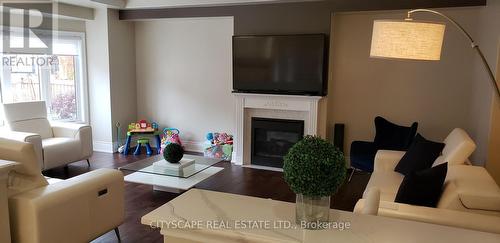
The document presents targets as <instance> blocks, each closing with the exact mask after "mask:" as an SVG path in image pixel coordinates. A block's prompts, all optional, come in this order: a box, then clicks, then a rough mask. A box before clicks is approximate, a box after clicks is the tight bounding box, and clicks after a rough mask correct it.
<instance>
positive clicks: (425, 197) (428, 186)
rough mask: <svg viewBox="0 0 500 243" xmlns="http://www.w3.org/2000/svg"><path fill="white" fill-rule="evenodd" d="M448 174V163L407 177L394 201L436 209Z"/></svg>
mask: <svg viewBox="0 0 500 243" xmlns="http://www.w3.org/2000/svg"><path fill="white" fill-rule="evenodd" d="M447 172H448V163H444V164H440V165H436V166H434V167H432V168H429V169H426V170H422V171H418V172H413V173H411V174H410V175H407V176H405V178H404V179H403V182H401V185H400V186H399V190H398V194H397V195H396V200H394V201H395V202H398V203H406V204H411V205H417V206H425V207H436V205H437V203H438V202H439V198H441V193H442V191H443V184H444V180H445V179H446V173H447Z"/></svg>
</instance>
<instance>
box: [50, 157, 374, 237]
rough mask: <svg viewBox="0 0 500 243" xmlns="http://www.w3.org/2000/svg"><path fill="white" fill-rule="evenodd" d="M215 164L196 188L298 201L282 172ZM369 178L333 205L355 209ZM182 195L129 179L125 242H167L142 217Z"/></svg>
mask: <svg viewBox="0 0 500 243" xmlns="http://www.w3.org/2000/svg"><path fill="white" fill-rule="evenodd" d="M145 157H146V156H145V155H144V153H143V154H142V155H139V156H133V155H128V156H125V155H122V154H117V153H116V154H108V153H98V152H96V153H94V155H93V156H92V158H91V159H90V163H91V166H90V168H89V167H88V166H87V163H86V161H80V162H76V163H73V164H71V165H69V166H68V168H67V169H65V168H56V169H52V170H49V171H46V172H44V174H45V175H46V176H49V177H54V178H60V179H66V178H70V177H73V176H76V175H80V174H83V173H85V172H88V171H90V170H95V169H98V168H118V167H120V166H123V165H125V164H128V163H132V162H135V161H137V160H140V159H142V158H145ZM215 166H218V167H223V168H224V170H223V171H222V172H220V173H218V174H217V175H215V176H213V177H211V178H208V179H207V180H205V181H203V182H201V183H200V184H198V185H197V186H196V188H200V189H207V190H212V191H220V192H228V193H235V194H241V195H247V196H254V197H261V198H271V199H274V200H281V201H287V202H294V201H295V194H294V193H293V192H292V191H290V189H289V187H288V185H287V184H286V183H285V181H284V179H283V174H282V173H281V172H276V171H268V170H259V169H252V168H245V167H241V166H235V165H232V164H231V163H229V162H221V163H218V164H217V165H215ZM369 178H370V175H369V174H366V173H355V174H354V176H353V178H352V180H351V182H346V183H345V184H344V185H343V186H342V187H341V188H340V190H339V191H338V193H337V194H335V196H334V197H332V205H331V207H332V208H336V209H341V210H346V211H352V210H353V208H354V205H355V204H356V201H357V200H358V199H359V198H361V196H362V193H363V191H364V189H365V187H366V184H367V182H368V179H369ZM178 195H179V194H175V193H167V192H158V191H153V189H152V186H147V185H141V184H135V183H125V222H124V223H123V224H122V225H121V226H120V227H119V229H120V235H121V238H122V242H163V237H162V236H161V235H160V233H159V231H158V230H153V229H151V228H149V227H147V226H144V225H142V224H141V223H140V219H141V217H142V216H143V215H145V214H147V213H148V212H150V211H152V210H154V209H155V208H157V207H159V206H161V205H163V204H165V203H166V202H168V201H170V200H172V199H173V198H175V197H177V196H178ZM93 242H118V240H117V238H116V236H115V233H114V232H113V231H110V232H108V233H106V234H104V235H103V236H101V237H99V238H98V239H96V240H94V241H93Z"/></svg>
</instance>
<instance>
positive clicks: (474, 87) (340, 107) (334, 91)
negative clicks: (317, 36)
mask: <svg viewBox="0 0 500 243" xmlns="http://www.w3.org/2000/svg"><path fill="white" fill-rule="evenodd" d="M490 2H492V1H489V4H490ZM485 9H486V10H485ZM498 9H499V8H498V4H497V2H495V3H492V6H488V7H486V8H485V7H477V8H458V9H441V10H440V11H442V12H443V13H445V14H447V15H449V16H451V17H453V18H454V19H456V20H457V21H458V22H460V23H461V24H462V25H463V26H464V28H465V29H467V30H469V31H470V32H471V34H472V36H478V31H480V30H481V29H479V28H478V26H479V19H480V18H479V15H480V14H483V12H484V11H488V12H495V11H497V12H496V13H497V16H496V17H493V18H491V16H490V18H489V21H494V20H495V19H497V20H498V19H499V16H498V12H500V11H498ZM405 14H406V12H405V11H378V12H362V13H341V14H335V16H334V17H333V18H332V20H333V21H332V33H333V34H332V38H331V50H332V58H331V59H330V61H331V62H330V72H331V75H330V77H331V78H330V85H329V90H330V91H329V95H328V96H329V99H328V100H329V104H328V125H329V130H331V128H332V127H333V124H334V123H345V124H346V145H347V150H348V149H349V145H350V143H351V142H352V141H353V140H372V139H373V137H374V135H375V133H374V132H375V130H374V125H373V118H374V117H375V116H377V115H382V116H384V117H386V118H388V119H389V120H392V121H394V122H397V123H400V124H410V123H411V122H413V121H418V122H419V132H420V133H422V134H423V136H425V137H427V138H429V139H433V140H438V141H439V140H443V139H444V138H445V137H446V135H447V134H448V133H449V132H450V131H451V130H452V129H453V128H455V127H461V128H464V129H465V130H467V131H468V132H469V133H470V135H471V136H472V137H473V139H475V140H476V142H477V144H478V150H477V152H476V153H475V154H474V155H473V162H474V163H476V164H484V163H485V161H486V156H487V147H488V134H489V129H488V128H489V120H490V113H489V109H490V106H489V105H490V102H491V95H490V93H491V87H489V86H488V85H489V83H488V80H487V79H486V80H478V79H482V78H481V77H480V76H478V75H480V74H479V73H478V72H477V71H476V66H477V65H480V60H479V59H478V57H477V56H476V55H475V53H474V52H473V50H472V49H471V48H469V44H468V43H467V41H466V39H465V38H464V37H463V36H462V35H461V34H460V33H459V32H458V31H457V29H456V28H454V27H453V26H452V25H449V24H448V25H447V30H446V36H445V44H444V47H443V48H444V49H443V53H442V59H441V61H439V62H421V61H401V60H386V59H372V58H369V50H370V42H371V31H372V25H373V20H375V19H393V18H395V19H402V18H404V17H405ZM490 15H491V14H490ZM415 17H416V18H418V19H422V20H439V21H442V20H441V19H436V18H434V17H432V16H430V15H428V14H418V16H415ZM497 23H500V20H498V21H497ZM498 29H499V28H497V29H485V30H483V31H489V32H490V33H491V32H493V33H495V32H496V33H497V34H496V35H497V36H498V31H499V30H498ZM479 44H481V45H482V43H481V42H480V43H479ZM490 46H491V44H490V43H489V42H486V43H485V46H484V49H486V50H490V49H491V47H490ZM495 47H496V46H495ZM486 55H487V56H488V57H491V52H489V53H486ZM481 72H484V70H482V71H481ZM481 75H482V74H481ZM488 97H489V98H488ZM483 121H486V122H483ZM484 127H486V129H484ZM347 153H348V151H347Z"/></svg>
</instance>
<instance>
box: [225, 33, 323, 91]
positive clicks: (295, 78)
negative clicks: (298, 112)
mask: <svg viewBox="0 0 500 243" xmlns="http://www.w3.org/2000/svg"><path fill="white" fill-rule="evenodd" d="M327 39H328V38H327V36H326V35H324V34H307V35H265V36H264V35H263V36H256V35H253V36H233V90H234V92H240V93H267V94H290V95H316V96H325V95H326V93H327V83H328V81H327V78H326V74H327V66H328V65H327V43H328V42H327Z"/></svg>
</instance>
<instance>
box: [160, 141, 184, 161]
mask: <svg viewBox="0 0 500 243" xmlns="http://www.w3.org/2000/svg"><path fill="white" fill-rule="evenodd" d="M183 156H184V148H183V147H182V146H181V145H179V144H176V143H170V144H168V145H167V146H166V147H165V149H163V158H165V160H166V161H168V162H170V163H179V161H181V159H182V157H183Z"/></svg>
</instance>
